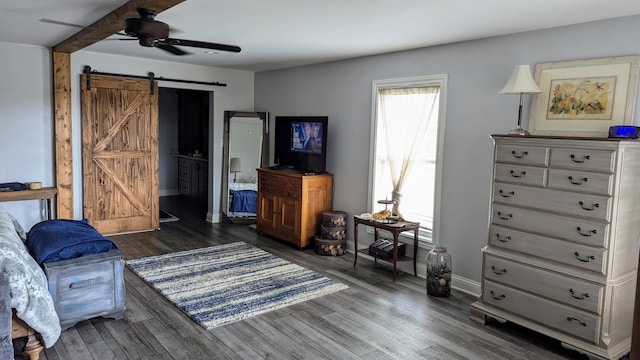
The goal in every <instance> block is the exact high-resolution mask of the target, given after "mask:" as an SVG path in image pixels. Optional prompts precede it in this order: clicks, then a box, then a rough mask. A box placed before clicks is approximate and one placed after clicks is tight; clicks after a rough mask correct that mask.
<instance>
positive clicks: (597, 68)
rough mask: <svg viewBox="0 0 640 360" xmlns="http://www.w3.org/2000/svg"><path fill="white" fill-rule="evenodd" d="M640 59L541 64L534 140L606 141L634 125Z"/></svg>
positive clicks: (532, 122) (532, 130) (537, 77)
mask: <svg viewBox="0 0 640 360" xmlns="http://www.w3.org/2000/svg"><path fill="white" fill-rule="evenodd" d="M639 65H640V56H635V55H634V56H620V57H610V58H599V59H589V60H576V61H563V62H554V63H540V64H537V65H536V69H535V76H534V78H535V80H536V83H537V84H538V86H539V87H540V90H542V93H541V94H538V95H533V96H532V102H531V113H530V116H529V132H530V133H531V134H532V135H560V136H577V137H607V136H608V134H609V127H610V126H614V125H633V122H634V112H635V103H636V96H637V93H638V70H639V69H640V66H639Z"/></svg>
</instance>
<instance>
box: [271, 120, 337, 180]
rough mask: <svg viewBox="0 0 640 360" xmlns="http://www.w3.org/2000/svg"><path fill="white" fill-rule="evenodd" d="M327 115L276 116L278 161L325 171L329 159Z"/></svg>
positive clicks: (302, 167)
mask: <svg viewBox="0 0 640 360" xmlns="http://www.w3.org/2000/svg"><path fill="white" fill-rule="evenodd" d="M328 120H329V118H328V117H327V116H276V124H275V133H274V147H275V149H274V150H275V152H274V162H275V163H276V164H277V166H279V167H286V168H291V169H295V170H299V171H301V172H313V173H321V172H325V171H326V163H327V125H328Z"/></svg>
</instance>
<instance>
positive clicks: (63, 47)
mask: <svg viewBox="0 0 640 360" xmlns="http://www.w3.org/2000/svg"><path fill="white" fill-rule="evenodd" d="M184 1H186V0H129V1H128V2H127V3H126V4H124V5H122V6H120V7H119V8H117V9H115V10H113V11H112V12H110V13H109V14H107V15H105V16H104V17H102V18H101V19H100V20H98V21H96V22H94V23H93V24H91V25H89V26H87V27H86V28H84V29H82V30H80V31H79V32H77V33H76V34H74V35H72V36H71V37H69V38H68V39H66V40H64V41H62V42H61V43H59V44H57V45H55V46H54V47H53V51H56V52H65V53H72V52H74V51H78V50H80V49H83V48H85V47H87V46H89V45H91V44H94V43H96V42H98V41H100V40H104V39H106V38H108V37H109V36H111V35H113V34H115V33H117V32H119V31H122V30H123V29H124V20H125V19H128V18H132V17H139V15H138V11H137V9H138V8H145V9H150V10H153V11H156V12H157V13H160V12H162V11H164V10H167V9H169V8H170V7H173V6H175V5H177V4H180V3H181V2H184Z"/></svg>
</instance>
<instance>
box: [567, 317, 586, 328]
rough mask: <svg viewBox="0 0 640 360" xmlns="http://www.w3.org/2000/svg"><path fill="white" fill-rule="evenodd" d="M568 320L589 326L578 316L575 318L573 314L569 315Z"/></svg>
mask: <svg viewBox="0 0 640 360" xmlns="http://www.w3.org/2000/svg"><path fill="white" fill-rule="evenodd" d="M567 321H577V322H578V323H579V324H580V325H582V326H587V323H586V322H584V321H582V320H580V319H578V318H574V317H573V316H567Z"/></svg>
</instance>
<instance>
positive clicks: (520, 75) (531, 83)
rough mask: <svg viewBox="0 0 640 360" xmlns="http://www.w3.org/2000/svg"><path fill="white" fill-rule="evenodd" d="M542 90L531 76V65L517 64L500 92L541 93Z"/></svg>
mask: <svg viewBox="0 0 640 360" xmlns="http://www.w3.org/2000/svg"><path fill="white" fill-rule="evenodd" d="M540 93H542V90H540V88H539V87H538V85H537V84H536V81H535V80H533V76H531V69H530V68H529V65H516V66H515V67H514V68H513V73H512V74H511V78H510V79H509V81H508V82H507V84H506V85H505V86H504V87H503V88H502V90H500V92H498V94H540Z"/></svg>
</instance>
